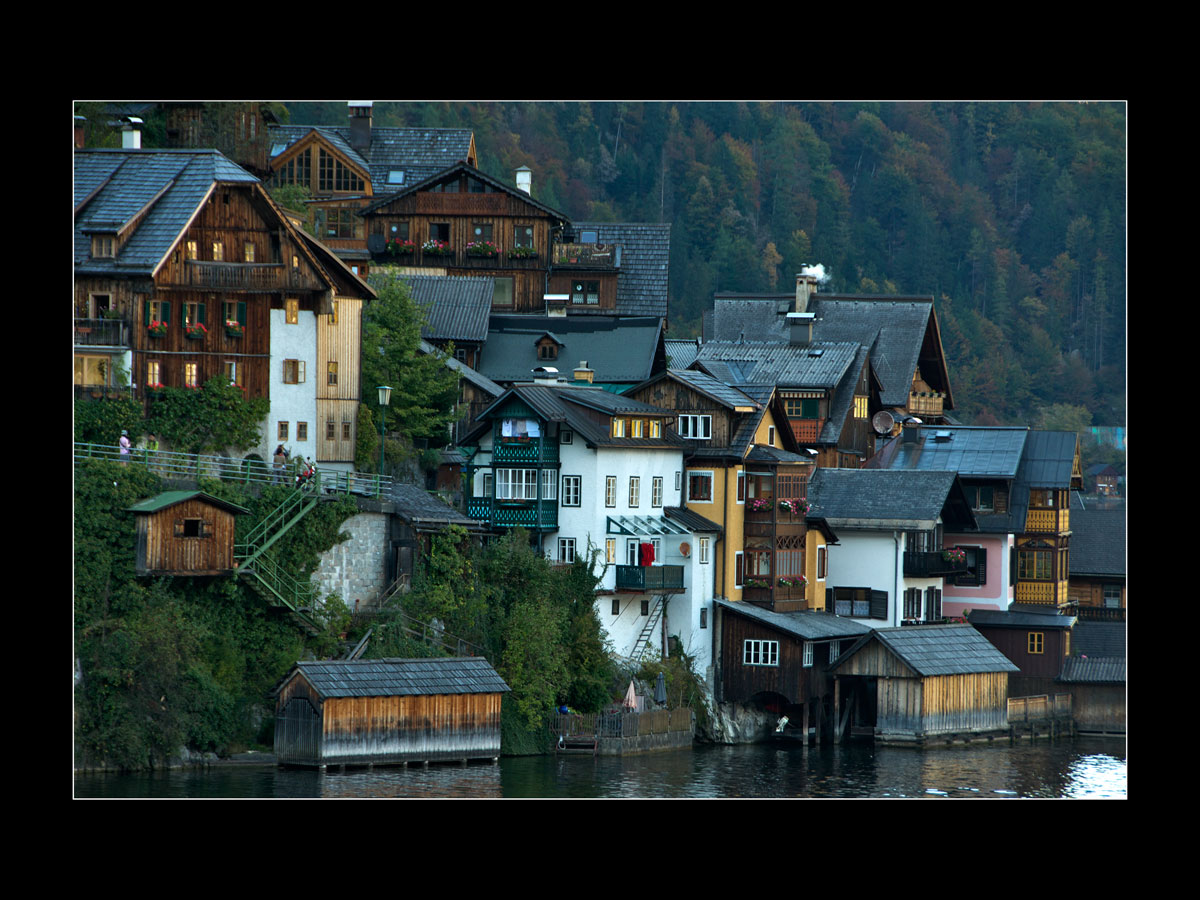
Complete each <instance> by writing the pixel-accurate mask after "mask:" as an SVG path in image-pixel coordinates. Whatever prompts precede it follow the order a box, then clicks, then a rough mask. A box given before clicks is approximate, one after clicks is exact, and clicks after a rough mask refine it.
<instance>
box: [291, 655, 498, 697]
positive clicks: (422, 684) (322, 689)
mask: <svg viewBox="0 0 1200 900" xmlns="http://www.w3.org/2000/svg"><path fill="white" fill-rule="evenodd" d="M292 671H293V672H294V673H295V672H299V673H300V674H301V675H303V676H304V679H305V680H306V681H307V682H308V683H309V684H310V685H312V687H313V690H315V691H316V692H317V694H318V695H319V696H321V697H323V698H326V699H328V698H331V697H394V696H411V695H430V694H499V693H504V692H506V691H509V690H511V688H509V686H508V685H507V684H505V683H504V679H503V678H501V677H500V676H499V675H498V674H497V673H496V670H495V669H493V668H492V666H491V663H489V662H488V661H487V660H486V659H482V658H480V657H447V658H443V659H352V660H324V661H304V662H298V663H296V665H295V668H294V669H293V670H292ZM287 681H288V679H284V683H285V684H286V682H287ZM282 687H283V685H282V684H281V685H280V687H278V688H276V693H278V692H279V691H280V690H282Z"/></svg>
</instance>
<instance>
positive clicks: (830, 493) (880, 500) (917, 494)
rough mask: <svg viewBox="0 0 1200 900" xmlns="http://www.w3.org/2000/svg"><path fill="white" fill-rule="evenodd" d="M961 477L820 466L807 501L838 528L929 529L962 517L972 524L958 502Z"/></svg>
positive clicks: (960, 496)
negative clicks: (958, 484)
mask: <svg viewBox="0 0 1200 900" xmlns="http://www.w3.org/2000/svg"><path fill="white" fill-rule="evenodd" d="M957 477H958V476H957V475H955V473H954V472H906V471H892V470H888V469H882V470H881V469H829V468H818V469H817V471H816V472H814V473H813V476H812V478H811V480H810V481H809V484H808V501H809V503H810V504H811V506H812V509H811V514H812V515H814V516H819V517H820V518H823V519H825V520H826V521H828V522H829V524H830V525H831V526H833V527H834V528H835V529H843V528H844V529H880V528H885V529H886V528H893V527H895V528H907V529H915V530H928V529H931V528H933V527H934V525H935V524H936V522H937V518H938V516H943V517H944V518H945V519H948V520H951V521H957V520H959V519H960V517H961V516H962V515H963V514H964V513H965V516H966V519H967V520H969V523H970V524H971V525H973V524H974V520H973V519H972V518H971V517H970V513H969V511H966V510H964V509H962V508H961V507H962V503H960V502H958V501H961V500H962V492H961V488H959V487H958V486H957ZM954 492H957V497H955V496H954ZM950 524H951V522H950V521H948V522H947V525H948V526H949V525H950Z"/></svg>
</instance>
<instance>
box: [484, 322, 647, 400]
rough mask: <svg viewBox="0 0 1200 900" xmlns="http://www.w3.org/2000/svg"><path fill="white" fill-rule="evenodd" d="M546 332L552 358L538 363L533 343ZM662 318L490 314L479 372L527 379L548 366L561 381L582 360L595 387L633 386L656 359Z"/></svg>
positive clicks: (503, 379) (513, 379)
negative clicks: (555, 349)
mask: <svg viewBox="0 0 1200 900" xmlns="http://www.w3.org/2000/svg"><path fill="white" fill-rule="evenodd" d="M547 332H552V333H553V334H554V335H555V337H556V339H557V340H558V341H559V342H561V344H562V348H561V349H560V351H559V354H558V359H557V360H553V361H551V360H544V359H539V358H538V354H537V341H538V339H539V338H541V337H542V336H543V335H545V334H546V333H547ZM661 343H662V320H661V319H657V318H647V317H639V318H623V317H606V318H601V317H590V316H583V317H580V316H569V317H566V316H492V317H491V318H490V319H489V323H488V335H487V343H486V344H484V347H483V352H482V353H481V354H480V360H479V367H478V368H479V371H480V372H482V373H483V374H484V375H486V376H487V377H488V378H491V379H492V380H493V381H499V382H508V383H512V382H516V381H528V380H530V379H531V378H532V377H533V376H532V372H533V370H534V369H536V368H539V367H542V366H554V367H556V368H558V369H560V370H561V371H562V372H563V374H564V375H565V377H567V378H568V379H569V378H571V372H572V371H573V370H574V368H575V367H576V366H577V365H579V363H580V362H582V361H583V360H587V364H588V367H589V368H591V369H592V370H593V372H595V376H594V378H595V381H596V382H597V383H601V384H639V383H640V382H642V381H645V380H646V379H647V378H649V377H650V376H651V375H652V374H653V373H654V371H655V367H656V363H658V361H659V360H660V355H659V350H660V348H661Z"/></svg>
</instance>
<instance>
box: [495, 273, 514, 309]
mask: <svg viewBox="0 0 1200 900" xmlns="http://www.w3.org/2000/svg"><path fill="white" fill-rule="evenodd" d="M492 285H493V287H492V306H512V305H513V280H512V279H511V278H493V279H492Z"/></svg>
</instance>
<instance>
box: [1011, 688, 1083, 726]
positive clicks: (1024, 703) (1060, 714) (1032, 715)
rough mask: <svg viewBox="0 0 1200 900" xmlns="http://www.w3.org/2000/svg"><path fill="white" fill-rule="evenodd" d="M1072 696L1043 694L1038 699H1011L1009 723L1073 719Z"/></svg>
mask: <svg viewBox="0 0 1200 900" xmlns="http://www.w3.org/2000/svg"><path fill="white" fill-rule="evenodd" d="M1071 714H1072V710H1071V695H1070V694H1055V695H1054V696H1053V697H1052V696H1050V695H1049V694H1041V695H1039V696H1036V697H1009V698H1008V722H1009V724H1010V725H1012V724H1014V723H1016V722H1035V721H1039V720H1042V719H1069V718H1071Z"/></svg>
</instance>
